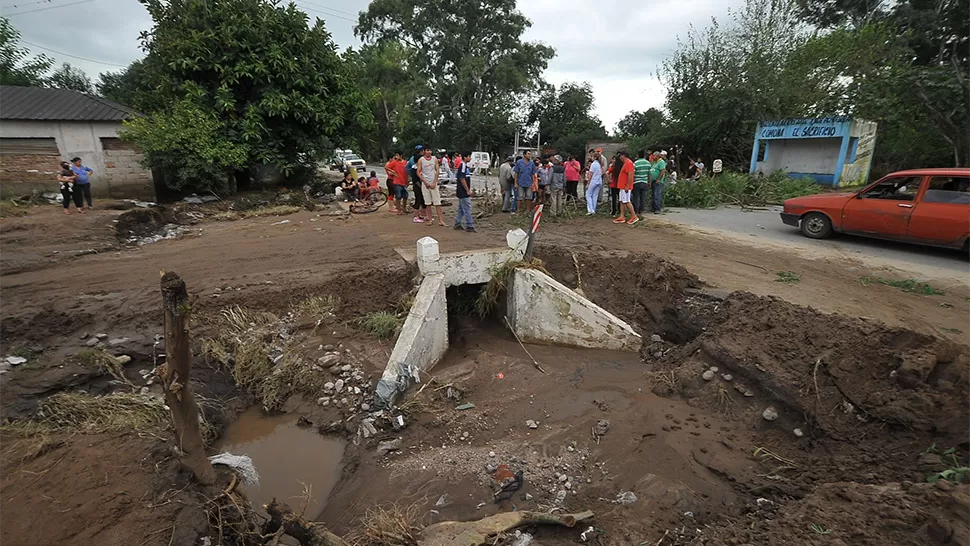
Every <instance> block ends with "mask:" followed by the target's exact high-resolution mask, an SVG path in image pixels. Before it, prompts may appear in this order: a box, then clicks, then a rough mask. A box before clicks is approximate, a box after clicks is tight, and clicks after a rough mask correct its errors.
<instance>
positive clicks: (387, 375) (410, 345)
mask: <svg viewBox="0 0 970 546" xmlns="http://www.w3.org/2000/svg"><path fill="white" fill-rule="evenodd" d="M445 287H446V284H445V279H444V276H442V275H427V276H425V278H424V280H423V281H421V286H420V287H419V288H418V293H417V295H416V296H415V298H414V304H413V305H411V311H410V312H409V313H408V317H407V319H405V321H404V326H403V327H402V328H401V334H400V335H399V336H398V338H397V343H396V344H395V345H394V350H393V351H392V352H391V358H390V359H388V361H387V367H386V368H384V374H383V375H382V376H381V379H380V381H378V383H377V391H376V393H375V395H376V401H377V403H378V405H382V406H384V407H387V406H390V405H391V404H393V403H394V400H395V399H396V397H397V395H398V394H400V393H402V392H404V391H405V390H406V389H407V388H408V386H409V385H411V384H412V383H416V382H420V379H421V378H420V376H419V373H420V372H427V371H430V370H431V368H433V367H434V365H435V364H437V363H438V361H439V360H441V357H442V356H444V354H445V351H447V350H448V304H447V301H446V299H445Z"/></svg>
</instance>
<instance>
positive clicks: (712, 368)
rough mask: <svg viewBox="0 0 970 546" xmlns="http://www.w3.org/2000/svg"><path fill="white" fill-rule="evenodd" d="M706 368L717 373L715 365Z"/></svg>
mask: <svg viewBox="0 0 970 546" xmlns="http://www.w3.org/2000/svg"><path fill="white" fill-rule="evenodd" d="M708 370H711V371H712V372H714V373H717V366H711V367H710V368H708Z"/></svg>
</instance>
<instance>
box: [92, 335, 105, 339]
mask: <svg viewBox="0 0 970 546" xmlns="http://www.w3.org/2000/svg"><path fill="white" fill-rule="evenodd" d="M94 337H96V338H98V339H108V334H97V335H96V336H94Z"/></svg>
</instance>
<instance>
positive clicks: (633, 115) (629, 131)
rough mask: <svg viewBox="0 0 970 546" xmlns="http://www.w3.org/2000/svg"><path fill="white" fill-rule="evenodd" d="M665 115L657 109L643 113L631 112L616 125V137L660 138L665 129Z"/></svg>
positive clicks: (649, 109)
mask: <svg viewBox="0 0 970 546" xmlns="http://www.w3.org/2000/svg"><path fill="white" fill-rule="evenodd" d="M665 121H666V120H665V119H664V114H663V112H661V111H660V110H658V109H656V108H648V109H646V110H645V111H643V112H640V111H638V110H631V111H630V113H629V114H627V115H625V116H623V118H622V119H621V120H620V121H618V122H617V123H616V136H618V137H620V138H632V137H646V138H649V137H651V136H659V134H660V132H661V130H662V129H663V126H664V123H665Z"/></svg>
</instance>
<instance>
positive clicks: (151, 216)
mask: <svg viewBox="0 0 970 546" xmlns="http://www.w3.org/2000/svg"><path fill="white" fill-rule="evenodd" d="M173 222H174V216H173V215H172V212H171V211H170V210H168V209H167V208H165V207H152V208H144V209H143V208H137V209H132V210H129V211H128V212H125V213H123V214H121V215H120V216H118V223H117V224H116V225H115V230H116V231H117V233H118V240H120V241H127V240H128V239H130V238H132V237H139V238H140V237H150V236H152V235H155V234H156V233H158V232H159V231H161V230H162V228H164V227H165V225H166V224H171V223H173Z"/></svg>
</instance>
